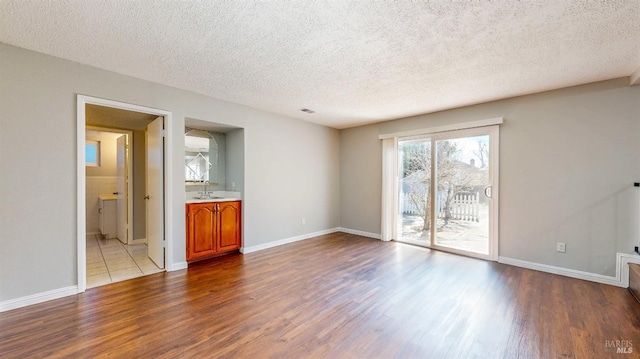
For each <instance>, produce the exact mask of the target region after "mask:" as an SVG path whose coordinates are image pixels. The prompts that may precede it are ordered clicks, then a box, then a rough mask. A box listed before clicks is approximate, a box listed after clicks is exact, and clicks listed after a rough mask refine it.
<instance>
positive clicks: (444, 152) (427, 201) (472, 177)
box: [395, 126, 498, 259]
mask: <svg viewBox="0 0 640 359" xmlns="http://www.w3.org/2000/svg"><path fill="white" fill-rule="evenodd" d="M497 131H498V128H497V126H491V127H481V128H474V129H468V130H458V131H449V132H440V133H435V134H430V135H424V136H412V137H405V138H402V137H401V138H398V143H397V149H398V162H397V163H398V186H397V188H398V193H397V200H398V203H397V213H396V216H395V218H396V225H395V228H396V236H395V238H396V240H398V241H403V242H408V243H413V244H418V245H423V246H428V247H432V248H436V249H441V250H445V251H449V252H455V253H460V254H465V255H469V256H473V257H480V258H486V259H497V184H498V178H497V173H498V168H497V167H498V151H497V149H498V140H497V137H498V136H497V133H498V132H497Z"/></svg>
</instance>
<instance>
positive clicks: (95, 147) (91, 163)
mask: <svg viewBox="0 0 640 359" xmlns="http://www.w3.org/2000/svg"><path fill="white" fill-rule="evenodd" d="M85 164H86V166H88V167H100V141H91V140H87V142H86V145H85Z"/></svg>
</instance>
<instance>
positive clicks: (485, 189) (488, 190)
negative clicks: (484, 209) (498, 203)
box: [484, 186, 492, 198]
mask: <svg viewBox="0 0 640 359" xmlns="http://www.w3.org/2000/svg"><path fill="white" fill-rule="evenodd" d="M491 188H492V186H487V187H485V188H484V195H485V196H486V197H487V198H491Z"/></svg>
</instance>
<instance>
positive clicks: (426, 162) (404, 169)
mask: <svg viewBox="0 0 640 359" xmlns="http://www.w3.org/2000/svg"><path fill="white" fill-rule="evenodd" d="M398 178H399V181H398V192H399V193H398V201H399V203H398V217H399V218H398V220H397V231H398V233H397V236H396V237H397V239H398V240H401V241H402V240H405V241H407V240H408V241H421V242H425V244H429V243H430V239H431V228H430V227H431V210H430V208H431V203H430V197H431V195H430V191H429V187H430V184H431V139H428V138H427V139H419V140H399V141H398Z"/></svg>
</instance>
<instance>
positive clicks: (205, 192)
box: [201, 181, 209, 198]
mask: <svg viewBox="0 0 640 359" xmlns="http://www.w3.org/2000/svg"><path fill="white" fill-rule="evenodd" d="M208 185H209V181H204V192H202V196H201V197H202V198H209V193H208V192H207V186H208Z"/></svg>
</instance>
